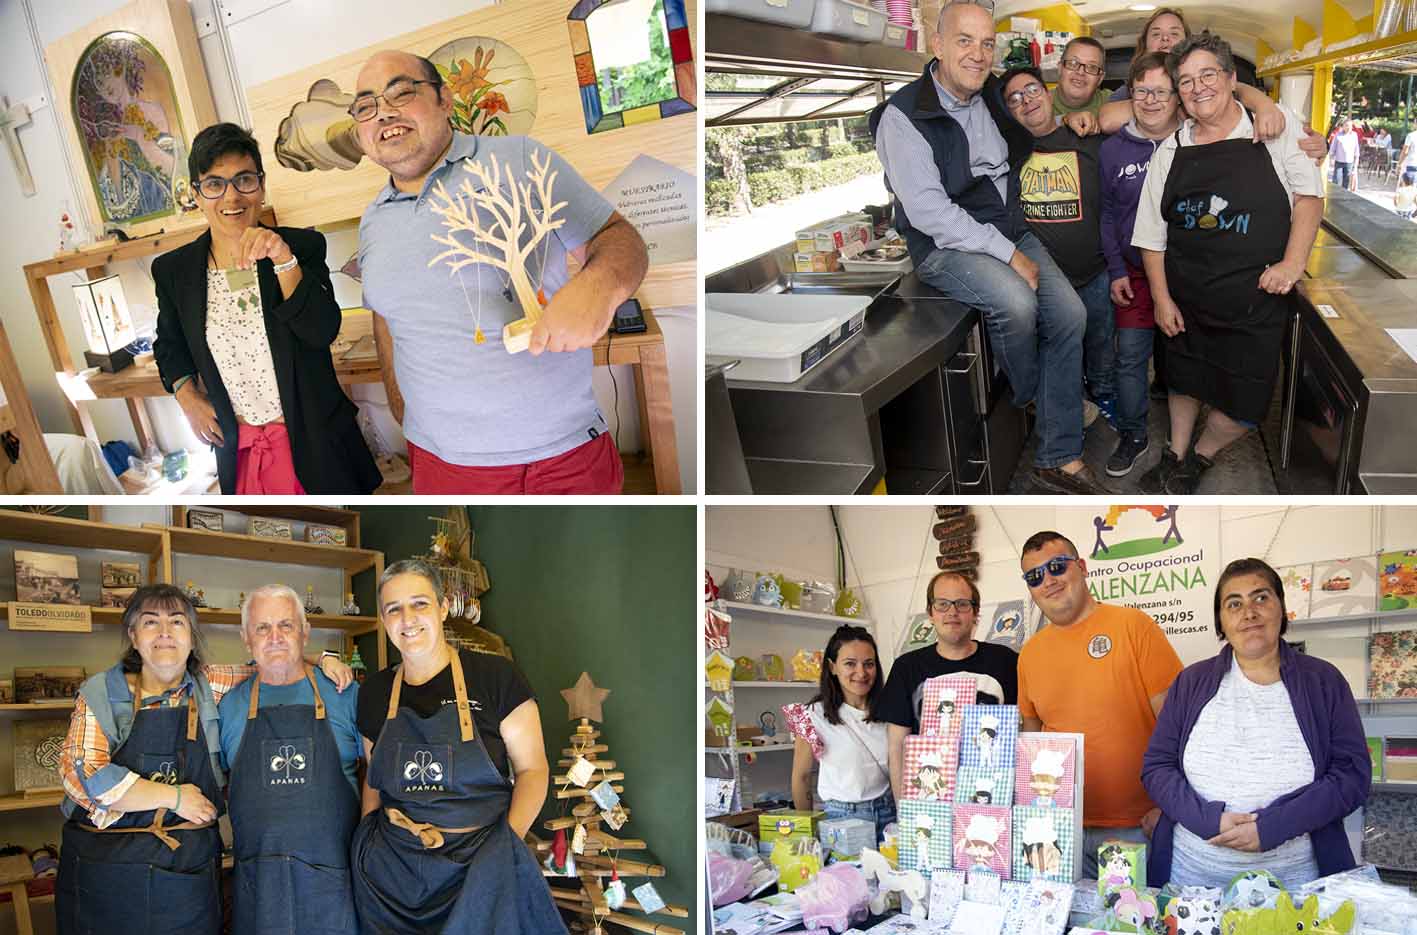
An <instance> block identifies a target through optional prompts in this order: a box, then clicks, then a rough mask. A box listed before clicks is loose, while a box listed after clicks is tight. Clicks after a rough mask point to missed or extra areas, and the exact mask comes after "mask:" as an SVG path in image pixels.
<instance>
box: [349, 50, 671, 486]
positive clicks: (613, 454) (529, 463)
mask: <svg viewBox="0 0 1417 935" xmlns="http://www.w3.org/2000/svg"><path fill="white" fill-rule="evenodd" d="M391 98H392V99H393V101H392V102H391V100H390V99H391ZM361 104H362V105H363V106H362V107H361ZM370 104H372V105H373V107H372V109H371V108H370V106H369V105H370ZM350 110H351V114H353V115H355V116H356V119H357V122H356V124H355V127H356V132H357V134H358V137H359V143H360V146H361V147H362V148H363V150H364V153H365V155H367V156H368V157H369V158H370V159H372V160H373V161H374V162H376V163H378V164H379V165H380V166H383V167H384V168H385V169H388V170H389V174H390V178H389V183H388V184H387V185H386V186H384V188H383V190H382V191H380V192H379V194H378V195H377V196H376V197H375V198H374V201H373V203H371V204H370V205H369V207H368V208H367V209H365V212H364V218H363V220H362V221H361V222H360V225H359V266H360V270H361V275H362V284H363V287H364V303H365V305H366V306H368V307H369V308H370V309H372V310H373V312H374V340H375V345H376V347H377V348H378V352H379V359H380V361H381V363H382V365H383V372H384V387H385V389H386V390H387V391H388V395H389V405H390V407H391V408H392V410H393V413H394V416H395V418H398V419H399V420H400V421H401V422H402V423H403V430H404V435H405V437H406V438H407V440H408V447H409V461H410V463H411V466H412V469H413V492H414V493H417V494H463V493H619V492H620V486H621V482H622V480H623V473H622V470H621V466H620V456H619V452H618V451H616V450H615V446H614V443H613V441H612V439H611V436H610V434H609V433H608V432H607V431H606V428H607V426H606V421H605V417H604V416H603V415H602V414H601V412H600V409H599V407H598V406H597V405H596V401H595V396H594V395H593V394H592V392H591V381H590V377H591V365H592V359H591V350H590V347H591V345H592V344H594V343H595V341H596V340H597V339H598V338H599V337H600V336H601V335H602V334H604V333H605V330H606V329H607V328H608V327H609V325H610V322H611V319H612V318H613V316H614V313H615V309H616V307H618V306H619V305H620V303H622V302H624V301H625V300H626V299H627V298H629V297H630V296H631V295H632V294H633V293H634V291H635V289H636V288H638V287H639V284H640V281H641V280H642V279H643V278H644V274H645V270H646V269H647V268H648V265H649V259H648V254H647V253H646V250H645V245H644V241H643V240H641V239H640V235H639V234H638V233H637V232H636V231H635V229H634V228H633V227H632V226H631V225H630V223H629V222H628V221H626V220H625V219H624V218H623V217H621V216H620V215H619V213H618V212H616V211H615V210H614V209H613V207H612V206H611V205H610V203H609V202H607V201H606V200H605V199H604V198H603V197H602V196H601V195H600V193H598V192H597V191H596V190H595V189H593V188H591V187H590V186H589V185H588V184H587V183H586V182H585V180H584V179H582V178H581V177H580V175H579V174H577V173H576V171H575V169H573V168H572V167H571V165H570V164H569V163H567V162H566V161H565V160H564V159H562V158H561V157H560V156H559V155H557V154H556V153H555V152H552V151H551V150H549V149H547V148H546V147H544V146H542V145H541V144H539V143H537V142H536V141H534V140H532V139H530V138H529V137H525V136H507V137H491V136H468V135H465V134H462V133H455V132H454V131H453V129H452V126H451V125H450V124H449V123H448V116H449V114H450V113H451V112H452V94H451V92H450V91H449V89H448V88H447V87H446V86H444V85H443V83H442V81H441V80H440V79H439V76H438V72H437V70H436V69H435V68H434V67H433V65H432V64H431V63H430V62H428V61H427V60H426V59H422V58H419V57H417V56H414V55H410V54H408V53H405V52H379V53H376V54H375V55H374V56H373V57H372V58H370V59H369V61H368V62H366V63H365V65H364V67H363V68H362V69H361V70H360V72H359V77H358V79H357V81H356V90H355V103H354V106H353V107H351V109H350ZM361 114H362V115H364V119H358V118H359V117H360V116H361ZM532 153H535V154H537V158H538V160H545V159H547V158H549V159H550V165H551V171H553V172H555V173H556V179H555V186H554V189H553V191H552V196H553V198H554V199H555V201H558V202H562V201H563V202H565V203H566V206H565V208H564V209H562V211H561V212H560V213H559V214H558V215H557V217H558V218H564V219H565V224H564V225H562V226H561V227H560V228H559V229H557V230H556V231H553V232H552V233H550V234H548V235H547V237H546V239H545V240H543V241H542V242H541V243H540V244H538V245H537V246H536V247H535V248H534V250H533V251H532V253H531V255H530V257H529V259H528V273H529V274H530V276H531V279H532V283H533V284H534V285H535V286H539V287H540V288H541V291H542V294H543V295H544V296H545V298H546V300H547V304H546V306H545V308H544V309H543V311H542V316H541V319H540V321H539V322H538V324H537V326H536V329H535V331H534V332H533V333H532V336H531V348H530V353H528V354H508V353H507V352H506V350H505V349H504V348H503V347H502V343H501V334H502V326H503V325H505V324H507V323H508V322H511V321H514V320H516V319H518V318H521V317H522V311H521V307H520V306H519V305H518V304H517V303H516V301H515V298H514V294H513V292H512V290H511V289H510V288H509V287H508V277H507V276H506V274H505V273H504V272H503V271H502V270H500V269H495V268H493V267H491V266H488V265H485V264H478V265H471V266H466V267H463V268H462V269H461V270H460V271H459V272H456V273H450V272H449V270H448V267H447V265H446V264H445V263H439V264H437V265H436V266H433V267H430V266H429V265H428V261H429V260H431V259H432V258H433V257H434V256H436V255H437V254H439V253H441V252H443V250H444V247H443V246H441V245H440V244H437V243H435V242H434V241H433V239H432V237H433V235H434V234H438V235H446V234H447V230H446V229H445V228H444V227H443V224H442V221H441V219H440V218H439V217H438V216H437V215H435V214H434V213H433V211H432V210H431V206H430V204H429V196H430V194H431V193H432V190H433V188H434V186H435V185H436V184H437V183H438V182H439V181H441V182H443V184H444V185H445V186H446V188H447V189H448V191H449V192H454V191H456V190H457V189H458V188H459V187H461V185H462V184H463V181H464V180H471V179H472V177H471V176H470V175H469V174H468V173H467V172H465V171H463V168H462V165H463V163H464V161H465V160H476V161H480V162H483V164H484V165H487V166H488V167H489V168H490V160H492V159H496V160H497V163H498V165H499V167H501V166H503V164H504V163H506V164H508V165H510V168H511V172H512V175H513V176H514V178H515V179H516V180H517V181H518V182H524V181H525V180H526V174H527V173H528V172H529V171H530V170H531V166H532V164H531V154H532ZM504 171H505V167H504ZM484 217H485V213H484ZM457 236H458V237H459V239H460V240H461V241H462V242H463V243H465V244H466V245H468V246H469V247H472V246H474V243H473V238H472V236H471V235H470V234H468V233H466V232H462V233H459V234H458V235H457ZM526 236H530V233H528V234H526ZM484 249H485V247H484ZM489 252H492V253H494V254H496V253H498V251H497V250H496V249H495V248H491V249H490V251H489ZM568 256H573V257H575V258H576V259H577V260H578V261H579V262H580V263H581V264H582V267H581V270H580V271H579V272H578V273H576V275H575V276H570V275H569V272H568V270H567V268H566V259H567V257H568ZM478 331H481V333H482V334H483V335H485V342H483V343H478V342H477V341H476V340H475V339H474V334H475V333H476V332H478ZM544 351H551V352H553V353H543V352H544Z"/></svg>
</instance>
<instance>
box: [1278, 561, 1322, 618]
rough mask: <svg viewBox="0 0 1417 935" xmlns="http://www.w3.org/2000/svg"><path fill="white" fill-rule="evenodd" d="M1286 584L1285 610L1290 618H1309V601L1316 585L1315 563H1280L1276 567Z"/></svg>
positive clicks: (1280, 579)
mask: <svg viewBox="0 0 1417 935" xmlns="http://www.w3.org/2000/svg"><path fill="white" fill-rule="evenodd" d="M1274 570H1275V572H1276V573H1278V575H1279V581H1280V583H1281V584H1282V585H1284V610H1285V613H1286V614H1287V615H1288V618H1289V619H1290V620H1307V619H1309V602H1310V600H1312V596H1311V595H1312V592H1313V585H1314V563H1313V562H1305V563H1304V564H1302V565H1280V566H1279V567H1278V568H1276V569H1274Z"/></svg>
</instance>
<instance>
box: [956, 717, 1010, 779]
mask: <svg viewBox="0 0 1417 935" xmlns="http://www.w3.org/2000/svg"><path fill="white" fill-rule="evenodd" d="M1017 743H1018V707H1017V706H1016V705H966V706H965V708H964V717H963V719H962V720H961V722H960V738H959V765H960V766H961V767H970V768H974V769H990V770H993V769H1002V770H1007V771H1008V772H1013V769H1014V746H1015V744H1017Z"/></svg>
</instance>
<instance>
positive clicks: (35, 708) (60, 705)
mask: <svg viewBox="0 0 1417 935" xmlns="http://www.w3.org/2000/svg"><path fill="white" fill-rule="evenodd" d="M72 710H74V703H73V702H72V701H46V702H43V703H41V704H34V703H31V704H0V717H4V716H5V715H7V714H40V713H48V714H54V713H55V712H58V711H72Z"/></svg>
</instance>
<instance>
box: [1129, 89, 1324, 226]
mask: <svg viewBox="0 0 1417 935" xmlns="http://www.w3.org/2000/svg"><path fill="white" fill-rule="evenodd" d="M1279 109H1280V110H1281V111H1282V112H1283V113H1284V132H1283V133H1282V134H1280V135H1279V136H1278V137H1277V138H1275V139H1272V140H1270V141H1269V142H1267V143H1265V144H1264V145H1265V147H1266V148H1267V149H1268V150H1269V157H1270V159H1271V160H1273V162H1274V174H1275V175H1276V176H1278V177H1279V183H1280V184H1281V185H1283V186H1284V194H1286V195H1288V196H1289V204H1290V205H1291V206H1292V205H1293V204H1294V196H1295V195H1317V196H1318V197H1320V198H1322V197H1323V194H1324V176H1323V170H1322V169H1321V168H1320V167H1319V166H1317V165H1315V164H1314V160H1312V159H1310V158H1309V157H1308V156H1306V155H1304V151H1303V150H1302V149H1300V148H1299V139H1300V135H1301V134H1302V133H1303V132H1304V121H1303V120H1302V119H1301V118H1300V117H1299V115H1298V114H1296V113H1294V111H1292V110H1290V109H1289V108H1288V107H1286V106H1284V105H1283V104H1280V105H1279ZM1194 126H1195V121H1194V120H1191V119H1189V118H1188V119H1187V120H1186V121H1185V122H1184V123H1183V124H1181V131H1180V132H1181V145H1182V146H1194V145H1195V142H1194V140H1193V138H1192V135H1191V134H1192V129H1193V127H1194ZM1254 135H1255V129H1254V127H1253V125H1251V123H1250V115H1249V114H1247V113H1245V110H1244V108H1243V107H1242V108H1240V122H1239V123H1237V124H1235V129H1233V130H1231V131H1230V135H1229V136H1227V137H1226V139H1227V140H1238V139H1253V138H1254ZM1175 158H1176V134H1174V133H1173V134H1171V135H1170V136H1168V137H1166V139H1165V140H1164V141H1163V142H1162V143H1161V145H1160V146H1158V147H1156V152H1155V153H1154V154H1153V155H1152V157H1151V164H1150V165H1149V166H1148V167H1147V170H1146V181H1145V182H1144V183H1142V189H1141V201H1140V202H1139V203H1138V204H1137V223H1136V227H1134V228H1133V229H1132V246H1134V247H1137V248H1139V249H1141V250H1165V249H1166V222H1165V221H1164V220H1163V219H1162V217H1161V193H1162V191H1164V190H1165V188H1166V176H1168V175H1170V174H1171V163H1172V161H1174V160H1175Z"/></svg>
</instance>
